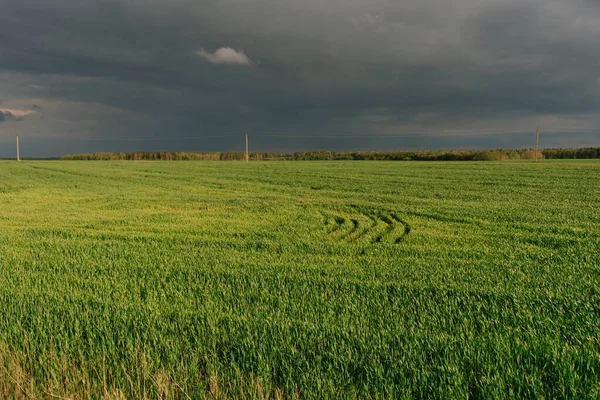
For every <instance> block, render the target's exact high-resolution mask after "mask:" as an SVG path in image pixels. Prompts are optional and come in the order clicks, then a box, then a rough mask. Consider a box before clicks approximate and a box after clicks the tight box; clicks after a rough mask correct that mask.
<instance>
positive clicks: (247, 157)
mask: <svg viewBox="0 0 600 400" xmlns="http://www.w3.org/2000/svg"><path fill="white" fill-rule="evenodd" d="M248 160H249V156H248V134H247V133H246V163H248Z"/></svg>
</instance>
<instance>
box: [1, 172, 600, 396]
mask: <svg viewBox="0 0 600 400" xmlns="http://www.w3.org/2000/svg"><path fill="white" fill-rule="evenodd" d="M0 397H3V398H14V397H17V398H18V397H20V398H78V399H79V398H94V399H95V398H104V399H120V398H136V399H137V398H148V399H150V398H165V399H166V398H182V399H187V398H193V399H196V398H248V399H251V398H282V399H283V398H309V399H310V398H318V399H323V398H440V399H461V398H462V399H467V398H599V397H600V162H598V161H542V162H538V163H535V162H528V161H515V162H511V161H507V162H495V163H492V162H481V163H480V162H468V163H466V162H447V163H442V162H421V163H420V162H367V161H364V162H360V161H348V162H346V161H333V162H329V161H319V162H254V163H252V162H251V163H250V164H245V163H242V162H184V161H181V162H127V161H122V162H119V161H115V162H113V161H81V162H79V161H22V162H20V163H17V162H15V161H0Z"/></svg>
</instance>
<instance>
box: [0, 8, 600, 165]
mask: <svg viewBox="0 0 600 400" xmlns="http://www.w3.org/2000/svg"><path fill="white" fill-rule="evenodd" d="M599 36H600V5H598V3H597V2H592V1H582V0H574V1H572V2H563V1H549V0H519V1H517V0H484V1H475V0H422V1H420V2H398V1H392V0H377V1H372V0H326V1H317V0H307V1H305V2H300V3H299V2H297V1H295V0H281V1H278V2H273V1H268V0H246V1H241V0H226V1H213V0H202V1H191V0H174V1H168V2H167V1H160V0H156V1H152V2H146V3H144V4H143V5H142V4H141V3H138V2H117V1H105V0H98V1H95V2H78V1H75V0H56V1H53V2H52V4H40V3H39V2H34V1H33V0H22V1H20V2H12V3H11V4H9V5H5V6H4V8H3V13H2V14H1V15H0V91H1V92H2V93H3V98H4V100H5V101H19V102H20V103H19V104H39V105H42V107H43V108H44V111H45V113H44V114H45V115H44V116H39V118H27V120H26V121H25V122H24V123H23V124H19V125H21V126H22V128H21V129H23V130H25V129H26V127H27V129H30V131H31V132H36V133H35V134H37V135H41V136H43V135H54V136H57V137H60V135H63V137H64V142H63V147H64V150H62V151H60V152H61V153H62V152H69V151H71V150H70V149H71V148H73V146H75V145H74V143H76V141H74V140H73V139H74V136H77V135H79V136H80V139H81V140H82V142H81V146H83V147H85V146H87V147H85V149H88V151H93V150H95V149H96V146H98V145H99V144H98V143H97V142H89V143H88V142H83V139H84V138H85V139H88V138H95V139H102V138H108V139H110V138H111V137H114V136H119V137H127V138H131V139H132V142H131V146H138V147H139V148H145V147H148V146H156V145H159V144H162V143H156V142H145V141H144V140H142V139H140V140H139V141H134V140H133V139H135V138H136V137H140V138H142V137H144V138H145V137H149V136H150V137H169V136H171V137H187V136H194V135H198V136H202V135H209V134H210V135H215V134H231V133H238V132H244V131H247V130H249V131H251V132H254V133H255V134H256V135H257V136H258V134H260V133H265V134H266V133H278V134H281V135H285V134H288V135H290V136H292V135H294V136H296V137H295V138H289V139H285V140H284V139H276V140H275V139H273V140H270V141H269V140H267V139H265V140H264V141H260V140H258V139H256V140H255V142H256V145H260V146H264V147H263V148H264V149H265V150H266V149H270V148H279V147H286V146H287V147H290V148H305V149H306V148H319V147H321V146H324V145H330V144H331V145H336V146H337V145H340V144H339V143H337V144H336V143H335V142H331V141H329V140H328V139H325V138H323V139H319V138H315V136H318V135H319V134H321V135H338V134H342V133H355V134H362V135H365V139H360V140H358V139H356V140H348V141H347V142H346V143H344V144H343V145H344V146H348V147H352V146H353V145H356V146H357V148H371V147H377V146H384V147H387V146H389V145H394V146H396V144H393V143H400V142H397V141H392V140H391V139H390V140H389V141H388V142H387V143H392V144H385V140H386V139H385V138H384V139H381V136H380V135H381V134H389V135H393V134H398V135H400V134H414V137H413V138H411V143H412V144H413V145H415V146H417V145H418V143H421V146H423V147H430V146H431V139H430V137H429V136H427V137H426V136H422V137H420V136H419V135H420V134H424V133H429V134H431V133H439V134H440V135H442V136H443V135H444V134H446V136H444V141H443V143H449V144H451V143H456V145H457V146H463V147H464V146H468V144H469V143H472V145H473V146H479V147H481V146H484V147H485V144H486V143H489V145H490V146H492V145H493V144H495V143H505V142H509V143H520V142H518V141H512V140H511V141H506V140H504V139H501V138H499V137H498V138H491V137H490V136H489V135H482V136H481V137H475V138H471V139H468V138H466V139H465V138H462V139H460V140H459V139H458V137H456V136H452V134H449V133H448V132H450V131H456V132H461V131H471V130H474V129H475V130H481V131H490V130H491V131H498V132H501V131H507V132H511V131H515V130H523V129H525V128H526V127H529V125H531V127H530V128H531V129H535V126H537V124H538V123H539V124H542V125H543V123H544V122H545V121H551V123H550V122H546V123H548V124H549V126H546V127H544V126H543V128H544V129H546V130H554V131H556V132H558V133H556V134H557V135H562V136H560V143H565V142H567V143H568V142H569V140H571V141H572V142H571V143H572V145H573V146H576V145H578V144H579V143H585V144H586V145H589V143H590V141H592V142H593V140H594V139H593V138H594V137H597V138H598V139H597V143H598V145H600V135H596V136H593V135H594V133H590V134H589V135H592V136H589V135H588V136H585V139H582V136H581V135H576V134H574V132H572V133H569V130H568V129H565V128H572V127H577V129H580V130H582V129H585V130H588V131H590V132H593V131H595V130H598V129H600V118H599V117H598V115H600V113H599V111H600V72H598V71H600V68H599V67H600V57H599V56H598V54H600V41H598V40H597V37H599ZM224 46H228V48H230V49H231V51H225V52H223V49H224ZM225 48H227V47H225ZM199 49H205V50H204V51H202V50H199ZM233 49H235V50H233ZM198 52H199V53H198ZM244 57H245V58H244ZM250 58H251V59H252V60H253V61H255V63H252V61H251V60H250ZM203 61H204V62H203ZM220 62H225V63H226V62H229V63H232V62H233V63H238V65H237V66H236V65H232V66H223V65H219V66H215V65H213V64H218V63H220ZM250 64H252V66H253V68H241V67H243V66H247V65H250ZM238 67H239V68H238ZM2 76H4V77H6V78H5V79H4V80H3V79H2V78H1V77H2ZM11 107H12V106H11ZM46 111H47V112H46ZM107 115H110V117H108V118H107ZM42 117H43V118H44V119H43V121H42V119H41V118H42ZM36 124H37V125H36ZM550 124H551V125H550ZM67 126H69V128H66V127H67ZM445 132H446V133H445ZM32 134H33V133H32ZM303 135H305V136H303ZM75 139H77V137H75ZM0 140H2V138H1V137H0ZM552 140H554V139H552ZM556 142H557V143H558V142H559V140H558V136H557V139H556ZM167 143H168V142H167ZM402 143H408V141H407V140H403V141H402V142H401V143H400V145H402ZM106 145H107V146H112V147H110V148H107V150H111V149H113V150H118V149H120V148H121V147H120V146H123V143H112V144H110V143H108V142H107V144H106ZM229 145H230V140H229V139H219V138H215V139H211V140H205V139H199V140H197V141H188V142H181V143H179V146H181V147H180V149H181V150H185V149H188V148H189V149H205V148H206V149H208V148H211V149H212V148H220V149H227V147H228V146H229ZM70 146H71V147H70ZM78 149H79V148H78Z"/></svg>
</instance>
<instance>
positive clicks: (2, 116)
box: [0, 110, 23, 122]
mask: <svg viewBox="0 0 600 400" xmlns="http://www.w3.org/2000/svg"><path fill="white" fill-rule="evenodd" d="M4 121H17V122H20V121H23V118H22V117H17V116H15V115H14V114H13V113H11V112H10V111H2V110H0V122H4Z"/></svg>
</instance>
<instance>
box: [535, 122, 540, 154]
mask: <svg viewBox="0 0 600 400" xmlns="http://www.w3.org/2000/svg"><path fill="white" fill-rule="evenodd" d="M539 142H540V127H539V126H538V128H537V131H535V161H537V160H538V145H539Z"/></svg>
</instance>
